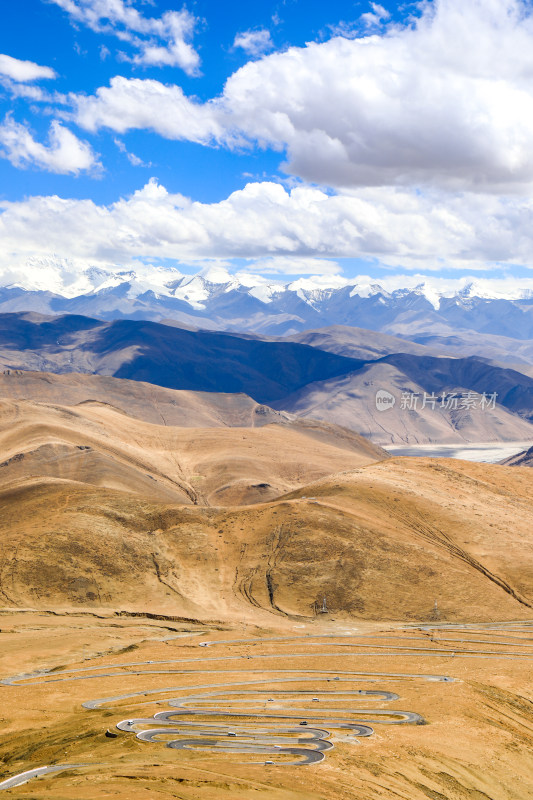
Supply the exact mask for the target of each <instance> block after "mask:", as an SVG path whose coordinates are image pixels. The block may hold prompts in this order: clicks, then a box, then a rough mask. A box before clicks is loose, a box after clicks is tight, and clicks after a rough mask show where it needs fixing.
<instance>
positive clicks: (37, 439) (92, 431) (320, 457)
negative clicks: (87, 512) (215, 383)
mask: <svg viewBox="0 0 533 800" xmlns="http://www.w3.org/2000/svg"><path fill="white" fill-rule="evenodd" d="M245 400H249V398H245ZM243 402H244V401H243ZM249 405H252V404H251V402H250V403H249ZM265 414H266V415H268V409H267V410H265ZM272 416H273V418H275V413H274V412H272ZM285 423H286V424H284V425H276V424H269V425H265V426H264V427H259V428H180V427H174V426H163V425H154V424H152V423H149V422H144V421H142V420H138V419H133V418H132V417H130V416H128V415H127V414H125V413H124V412H123V411H121V410H118V409H116V408H114V407H113V406H109V405H107V404H105V403H98V402H96V401H93V402H88V403H82V404H80V405H78V406H76V407H74V408H73V407H69V406H62V405H54V404H45V403H34V402H31V401H27V400H20V401H13V400H1V401H0V452H1V453H2V461H1V463H0V486H3V487H11V486H14V487H16V486H18V485H19V483H20V482H21V481H25V480H26V479H28V478H30V479H39V480H40V479H45V480H51V481H57V480H59V481H64V482H67V483H71V484H78V483H87V484H92V485H94V486H98V487H101V488H107V489H118V490H122V491H125V492H130V493H134V494H140V495H143V496H147V497H152V498H154V499H157V500H158V501H165V502H178V503H192V504H200V505H210V504H213V503H215V504H218V505H227V504H235V503H238V504H242V503H249V502H257V501H258V500H265V499H272V498H274V497H277V496H279V495H281V494H283V493H286V492H287V491H290V490H292V489H295V488H297V487H299V486H302V485H305V484H307V483H309V481H311V480H316V479H318V478H321V477H324V476H326V475H328V474H330V473H331V472H336V471H338V470H340V469H342V468H354V467H358V466H361V465H363V464H366V463H369V462H371V461H376V460H379V459H382V458H386V457H387V455H386V453H384V451H382V450H381V449H380V448H378V447H376V446H375V445H373V444H371V443H370V442H368V441H367V440H366V439H363V438H362V437H360V436H357V435H356V434H354V433H352V432H351V431H344V430H343V429H341V428H335V427H334V426H330V425H327V424H326V425H322V424H321V423H314V424H311V425H307V426H306V425H305V424H302V423H300V422H299V421H296V422H295V424H294V426H292V425H291V424H290V421H288V420H285ZM282 453H283V457H282V458H280V454H282Z"/></svg>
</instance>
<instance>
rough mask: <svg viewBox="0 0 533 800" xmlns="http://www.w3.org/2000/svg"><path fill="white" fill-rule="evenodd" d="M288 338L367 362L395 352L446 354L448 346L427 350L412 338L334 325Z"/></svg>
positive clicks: (422, 354)
mask: <svg viewBox="0 0 533 800" xmlns="http://www.w3.org/2000/svg"><path fill="white" fill-rule="evenodd" d="M287 339H288V340H289V341H291V342H299V343H300V344H307V345H310V347H318V348H319V349H320V350H326V351H327V352H328V353H336V355H338V356H346V357H347V358H360V359H362V360H364V361H371V360H374V359H377V358H382V357H383V356H387V355H390V354H391V353H411V354H412V355H419V356H425V355H428V356H432V355H436V354H440V353H445V348H444V347H442V348H439V347H431V346H428V347H426V346H424V345H423V344H418V343H416V342H411V341H409V340H408V339H400V338H399V337H397V336H389V335H388V334H386V333H379V332H377V331H373V330H368V329H367V328H354V327H350V326H348V325H331V326H329V327H327V328H319V329H317V330H309V331H304V332H303V333H295V334H293V335H292V336H288V337H287Z"/></svg>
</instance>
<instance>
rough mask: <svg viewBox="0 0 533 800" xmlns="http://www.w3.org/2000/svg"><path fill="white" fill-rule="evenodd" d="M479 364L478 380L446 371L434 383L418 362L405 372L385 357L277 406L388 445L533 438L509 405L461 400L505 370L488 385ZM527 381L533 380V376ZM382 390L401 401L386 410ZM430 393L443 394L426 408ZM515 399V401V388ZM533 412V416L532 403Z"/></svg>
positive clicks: (488, 377)
mask: <svg viewBox="0 0 533 800" xmlns="http://www.w3.org/2000/svg"><path fill="white" fill-rule="evenodd" d="M391 358H393V357H391ZM414 358H416V357H414ZM446 360H447V359H443V361H446ZM466 361H469V359H466ZM479 363H481V362H477V363H476V364H474V365H473V376H472V381H470V379H469V376H468V373H467V371H466V369H465V370H464V372H463V375H462V376H461V377H462V382H458V381H457V380H456V377H455V376H454V375H453V372H446V371H444V370H443V371H442V372H441V373H440V374H439V373H437V374H434V377H435V381H434V382H432V380H431V379H432V374H431V373H428V374H427V375H425V374H424V371H423V369H421V368H420V367H419V366H418V365H417V363H416V361H415V362H414V364H409V363H407V364H406V365H405V366H406V371H405V372H404V371H402V369H400V368H399V366H397V365H395V364H394V363H391V362H389V361H388V359H383V360H381V361H378V362H374V363H371V364H369V365H367V366H366V367H365V368H363V369H362V370H359V371H358V372H353V373H350V374H349V375H343V376H341V377H339V378H332V379H330V380H327V381H321V382H318V383H313V384H308V385H307V386H305V387H303V388H302V389H300V390H299V391H298V392H296V393H295V394H293V395H290V396H289V397H286V398H284V399H283V401H281V402H280V403H276V404H275V405H276V406H277V407H281V405H283V408H284V409H285V410H287V411H290V412H291V413H293V414H297V415H299V416H303V417H311V418H313V419H322V420H328V421H329V422H334V423H335V424H337V425H342V426H345V427H347V428H355V429H357V431H358V432H359V433H362V434H363V435H364V436H367V437H368V438H369V439H371V440H372V441H373V442H376V443H379V444H380V445H382V446H383V447H386V446H387V445H391V444H402V443H405V444H424V443H431V442H435V443H437V442H438V443H441V444H446V443H448V444H453V443H464V442H498V441H519V442H524V441H529V440H531V441H533V424H531V422H530V421H529V420H528V419H524V418H523V417H521V416H519V415H518V414H516V413H513V412H512V411H510V410H508V409H507V408H506V407H505V406H504V405H496V407H495V408H494V409H492V408H486V409H485V410H481V408H480V406H479V397H478V398H477V399H476V405H477V407H476V408H475V409H468V408H462V407H461V405H460V402H461V399H462V398H463V397H468V393H469V392H470V391H472V389H471V388H470V386H469V384H471V385H472V386H473V385H474V384H475V385H477V386H481V385H484V386H485V387H486V389H488V387H489V386H491V385H496V382H495V378H497V377H498V374H499V371H500V370H499V369H498V368H495V367H492V370H494V372H487V374H486V376H485V378H486V382H485V383H482V382H481V380H474V378H475V373H476V370H477V369H478V366H477V364H479ZM483 366H485V365H483ZM408 373H411V374H412V376H413V377H410V376H409V374H408ZM517 374H520V373H517ZM524 377H525V376H524ZM417 379H418V381H420V382H417ZM527 380H528V381H529V383H530V384H531V383H532V379H531V378H527ZM465 384H466V385H465ZM504 385H506V383H505V381H504ZM382 390H385V391H386V392H388V393H389V394H391V395H392V396H393V397H394V401H395V402H394V405H389V406H387V407H386V410H380V409H379V408H378V407H377V404H376V395H377V393H378V392H379V391H382ZM424 391H426V392H427V394H428V395H431V394H433V393H435V395H436V396H437V398H438V399H437V400H436V401H435V406H434V407H433V405H432V404H431V403H426V405H425V407H424V403H423V398H424ZM442 391H444V392H445V395H446V397H445V405H446V403H448V402H449V403H450V407H448V408H446V407H444V408H442V407H441V399H440V398H439V397H438V394H439V392H442ZM476 391H477V390H476ZM482 391H483V390H482ZM452 394H455V395H456V397H457V406H458V407H457V408H454V407H453V406H454V401H453V398H452V399H451V400H450V398H451V396H452ZM517 394H519V392H517ZM528 395H529V389H528ZM403 397H406V399H407V403H406V404H405V407H404V406H402V398H403ZM411 398H413V399H411ZM510 399H511V402H512V401H513V394H512V391H511V398H510ZM411 404H412V407H411ZM528 414H529V416H531V407H529V412H528Z"/></svg>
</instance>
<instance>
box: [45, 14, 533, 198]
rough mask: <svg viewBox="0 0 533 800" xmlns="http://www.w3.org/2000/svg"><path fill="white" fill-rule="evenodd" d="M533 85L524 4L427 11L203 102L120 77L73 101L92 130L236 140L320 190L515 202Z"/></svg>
mask: <svg viewBox="0 0 533 800" xmlns="http://www.w3.org/2000/svg"><path fill="white" fill-rule="evenodd" d="M55 2H61V3H67V2H73V0H55ZM102 2H103V0H102ZM376 9H377V10H376V11H374V12H373V13H380V14H381V11H380V9H379V6H376ZM532 74H533V17H532V15H531V9H530V6H529V4H528V3H526V2H525V0H434V2H432V3H425V4H424V5H423V6H422V12H421V16H420V18H419V19H418V20H416V21H415V22H414V23H413V24H411V25H408V26H403V27H402V26H398V25H392V24H389V25H388V26H387V29H386V31H385V32H383V33H381V34H374V35H366V36H362V37H359V38H345V37H342V36H336V37H334V38H332V39H330V40H329V41H326V42H321V43H316V42H313V43H309V44H308V45H306V46H305V47H291V48H289V49H288V50H286V51H285V52H279V53H272V54H270V55H265V56H263V57H261V58H260V59H258V60H255V61H250V62H248V63H247V64H246V65H245V66H243V67H242V68H241V69H239V70H238V71H237V72H235V73H234V74H233V75H232V76H231V77H230V78H229V79H228V81H227V83H226V85H225V88H224V91H223V93H222V95H221V96H220V97H218V98H214V99H213V100H211V101H209V102H207V103H204V104H201V103H199V102H196V101H195V100H192V99H190V98H187V97H186V96H185V95H184V93H183V91H182V90H181V89H180V88H179V87H177V86H165V85H163V84H160V83H158V82H156V81H145V82H143V81H128V80H127V79H125V78H120V79H117V78H116V79H114V81H112V83H111V85H110V86H109V87H106V88H101V89H99V90H98V91H97V93H96V94H95V95H94V96H92V97H87V98H86V97H78V98H77V99H75V100H76V102H77V106H78V111H77V120H78V122H79V124H80V125H82V126H83V127H86V128H87V129H89V130H96V129H98V128H100V127H109V128H112V129H113V130H116V131H120V132H124V131H125V130H127V129H128V128H130V127H145V128H148V129H151V130H155V131H156V132H158V133H159V134H161V135H163V136H166V137H167V138H170V139H172V138H175V139H183V138H189V139H190V140H191V141H200V142H203V143H211V142H212V141H214V140H215V141H217V142H220V143H225V144H226V145H227V146H235V145H236V144H238V145H242V141H243V139H246V140H248V142H249V143H250V145H253V146H260V147H271V148H274V149H277V150H279V151H285V152H286V153H287V165H286V170H287V171H288V172H289V173H291V174H293V175H297V176H299V177H301V178H303V179H304V180H306V181H310V182H314V183H317V184H323V185H327V186H333V187H363V186H380V185H403V186H408V185H415V184H418V185H432V186H436V187H444V188H447V189H448V190H451V191H456V190H474V191H478V192H485V191H486V192H502V193H503V192H521V191H527V189H528V187H530V186H531V185H532V184H533V148H532V147H531V142H532V141H533V90H532V84H531V75H532ZM143 84H144V86H143ZM156 99H157V102H158V103H159V113H158V114H154V110H155V103H156ZM147 102H148V107H149V109H150V111H147V109H146V103H147ZM123 111H125V114H124V115H123V113H122V112H123ZM159 116H161V117H162V118H163V119H162V120H160V119H158V117H159Z"/></svg>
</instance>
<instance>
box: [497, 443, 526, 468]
mask: <svg viewBox="0 0 533 800" xmlns="http://www.w3.org/2000/svg"><path fill="white" fill-rule="evenodd" d="M500 463H501V464H505V465H506V466H508V467H533V447H530V448H529V450H524V451H523V452H522V453H517V454H516V455H514V456H511V457H510V458H506V459H504V460H503V461H501V462H500Z"/></svg>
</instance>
